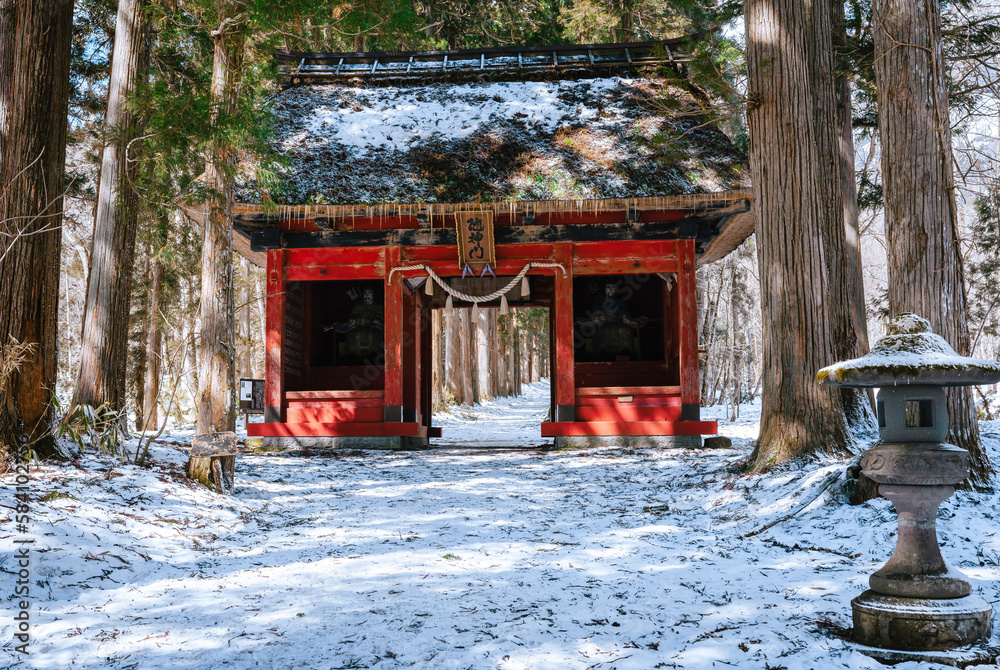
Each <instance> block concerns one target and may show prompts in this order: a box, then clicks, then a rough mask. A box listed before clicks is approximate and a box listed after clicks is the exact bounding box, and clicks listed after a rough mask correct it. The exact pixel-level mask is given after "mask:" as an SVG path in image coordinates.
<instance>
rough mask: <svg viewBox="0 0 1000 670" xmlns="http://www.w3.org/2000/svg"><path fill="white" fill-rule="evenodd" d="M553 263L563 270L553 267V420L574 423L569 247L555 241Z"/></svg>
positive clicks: (574, 379)
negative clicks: (554, 407) (554, 397)
mask: <svg viewBox="0 0 1000 670" xmlns="http://www.w3.org/2000/svg"><path fill="white" fill-rule="evenodd" d="M554 246H555V261H556V263H561V264H562V265H563V267H564V268H566V274H563V272H562V270H560V269H559V268H556V270H555V273H556V276H555V300H554V301H553V309H554V310H555V316H554V318H553V321H554V322H555V329H554V330H555V337H554V344H555V355H554V356H553V363H554V364H555V370H554V372H555V374H554V376H555V379H554V384H555V389H556V393H555V395H556V411H555V417H554V418H555V420H556V421H576V370H575V363H574V360H573V244H572V243H571V242H557V243H556V244H555V245H554Z"/></svg>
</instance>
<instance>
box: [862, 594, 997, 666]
mask: <svg viewBox="0 0 1000 670" xmlns="http://www.w3.org/2000/svg"><path fill="white" fill-rule="evenodd" d="M851 609H852V610H853V614H854V639H855V641H857V642H860V643H861V644H866V645H869V646H871V647H882V648H888V649H904V650H908V651H945V650H949V649H954V648H955V647H961V646H964V645H967V644H973V643H975V642H980V641H982V640H988V639H989V637H990V630H991V629H990V614H991V613H992V608H991V607H990V604H989V603H988V602H986V601H985V600H983V599H982V598H980V597H979V596H977V595H975V594H973V595H967V596H964V597H962V598H947V599H921V598H901V597H898V596H887V595H884V594H881V593H876V592H875V591H865V592H864V593H862V594H861V595H860V596H858V597H857V598H855V599H854V600H852V601H851ZM913 660H917V658H914V659H913Z"/></svg>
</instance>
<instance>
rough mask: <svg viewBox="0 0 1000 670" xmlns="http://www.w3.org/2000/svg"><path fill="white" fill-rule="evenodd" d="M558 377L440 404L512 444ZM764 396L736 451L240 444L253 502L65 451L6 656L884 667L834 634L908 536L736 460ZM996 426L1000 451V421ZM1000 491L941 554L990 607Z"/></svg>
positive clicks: (351, 664)
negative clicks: (22, 647)
mask: <svg viewBox="0 0 1000 670" xmlns="http://www.w3.org/2000/svg"><path fill="white" fill-rule="evenodd" d="M547 397H548V391H547V389H545V388H544V387H543V386H536V387H533V388H531V389H529V392H528V394H527V397H525V398H520V399H515V400H504V401H497V402H496V403H495V404H491V405H487V406H486V407H485V408H484V409H483V411H478V410H477V412H476V414H477V415H478V416H479V418H478V419H477V420H476V421H472V420H471V419H470V418H469V417H468V416H467V414H466V413H465V410H462V409H455V410H453V411H452V416H451V417H450V418H448V417H442V418H443V419H447V421H448V422H450V423H448V424H447V425H446V429H448V428H451V429H452V430H451V431H449V432H453V433H455V436H454V439H458V433H459V429H462V430H464V431H465V435H466V438H467V439H469V440H474V439H475V440H479V441H480V443H481V444H497V443H499V442H498V441H491V440H492V438H489V437H488V436H487V430H486V426H487V424H488V423H490V421H491V420H493V419H496V420H498V421H503V423H501V424H499V425H496V427H498V428H499V430H501V431H502V433H501V434H504V435H509V436H510V437H511V439H513V440H521V439H523V438H524V437H526V436H527V433H526V432H525V431H526V429H525V428H524V426H525V425H527V424H528V423H529V422H532V421H535V420H537V419H538V417H539V415H540V414H542V413H544V410H543V409H542V407H543V406H544V403H545V402H546V398H547ZM507 407H511V408H518V411H522V412H523V414H522V415H521V416H520V417H519V418H517V419H514V420H509V416H508V414H507V411H506V409H505V408H507ZM706 414H709V415H712V418H716V415H717V418H720V419H721V418H722V417H723V416H724V412H723V410H722V409H721V408H720V409H719V410H718V411H717V412H713V411H711V410H710V411H708V412H706ZM757 415H758V408H756V407H753V406H750V407H748V406H744V407H743V416H742V418H741V419H740V420H739V421H737V422H736V423H728V422H724V421H720V430H721V431H722V432H723V434H726V435H729V436H731V437H733V438H734V440H733V441H734V447H733V449H729V450H721V451H707V450H681V449H672V450H627V449H594V450H587V451H570V452H556V451H551V450H549V451H546V450H540V449H534V448H531V449H523V450H513V449H495V448H479V449H458V448H451V449H444V450H436V451H435V450H431V451H421V452H371V451H365V452H361V451H351V452H341V453H336V454H333V455H329V456H313V457H292V456H263V455H262V456H241V457H240V458H239V459H238V464H237V488H236V492H235V494H234V495H232V496H222V495H218V494H216V493H213V492H211V491H209V490H207V489H205V488H202V487H200V486H195V485H192V484H190V483H189V482H187V481H186V480H185V479H184V478H183V475H182V467H183V463H184V461H185V458H186V456H185V454H184V453H183V452H182V451H180V450H177V449H174V448H171V447H169V446H167V445H161V446H159V447H154V452H153V455H154V456H155V458H156V462H155V464H154V465H153V466H152V467H151V468H149V469H143V468H139V467H135V466H126V465H114V466H113V467H109V464H108V463H107V461H101V460H98V459H97V458H94V457H86V458H82V459H80V460H79V461H78V462H77V463H74V464H68V465H60V466H53V465H45V466H42V467H39V468H38V469H37V470H35V471H34V472H33V473H32V483H31V486H32V494H31V513H30V516H31V517H32V525H31V528H32V536H33V537H34V538H35V540H36V544H35V553H33V554H32V561H33V562H32V564H31V568H30V570H31V575H32V576H31V580H32V581H31V585H30V586H31V597H32V600H33V603H34V605H33V607H32V610H31V613H32V616H33V622H34V626H33V628H32V635H33V639H32V642H31V646H30V651H31V654H30V656H28V657H27V658H24V657H22V656H21V655H19V654H17V653H15V652H14V646H15V645H16V644H17V642H16V641H15V640H14V637H13V636H14V633H15V630H14V626H13V622H12V616H13V612H14V608H15V607H16V606H17V605H16V600H17V599H16V598H14V597H13V596H12V595H10V594H12V593H13V584H14V580H15V577H14V573H16V571H17V570H18V568H17V566H16V562H15V560H14V558H13V551H14V549H13V547H14V545H13V542H14V540H15V539H17V538H18V537H19V535H18V534H15V531H14V524H13V521H12V519H11V517H12V516H13V513H14V512H13V509H12V508H13V507H14V506H15V502H14V497H13V480H12V478H9V477H8V478H5V480H4V481H5V484H7V486H5V488H4V492H3V500H2V501H0V504H2V505H4V507H3V508H0V522H2V524H0V568H2V570H3V572H4V584H5V585H6V587H5V588H4V589H3V593H5V594H7V597H6V600H5V602H6V604H7V614H6V615H5V616H4V618H3V619H2V620H0V640H2V645H3V648H4V651H3V654H4V656H3V657H2V660H0V665H2V664H3V663H6V662H8V661H9V662H10V663H11V664H12V665H15V666H16V667H38V668H47V669H48V668H63V667H74V668H75V667H79V668H115V669H124V668H197V669H203V668H223V667H232V668H256V667H260V668H323V669H332V668H379V669H383V668H395V667H414V668H462V669H465V668H473V669H478V668H499V669H504V670H506V669H516V668H531V669H546V668H551V669H559V670H563V669H568V668H608V669H610V668H617V669H619V670H625V669H626V668H637V669H639V668H641V669H643V670H645V669H648V668H713V667H726V666H733V667H742V668H755V669H756V668H759V669H761V670H764V669H766V668H772V669H777V668H787V669H788V670H792V669H798V668H802V669H808V670H813V669H819V668H836V667H841V668H844V667H846V668H871V669H875V668H882V667H883V666H881V665H880V664H878V663H877V662H875V661H873V660H871V659H869V658H868V657H867V656H864V655H862V654H861V653H860V652H858V651H857V649H856V648H855V647H853V646H852V644H850V643H849V642H846V641H845V640H843V639H842V638H841V637H838V635H837V632H838V629H839V628H843V627H848V626H850V605H849V603H850V600H851V598H853V597H854V596H856V595H858V594H859V593H861V591H863V590H864V589H865V587H866V581H867V576H868V574H869V573H871V572H872V571H873V570H875V569H876V568H877V567H878V566H879V565H880V564H881V563H882V562H883V561H884V560H885V559H886V558H887V557H888V555H889V553H890V551H891V549H892V546H893V543H894V531H895V520H894V515H893V514H892V511H891V508H890V506H889V504H888V503H887V502H886V501H884V500H876V501H872V502H869V503H867V504H865V505H861V506H857V507H851V506H849V505H847V504H846V503H845V501H844V500H843V498H842V495H841V494H840V493H838V491H839V482H840V479H841V478H842V473H843V470H844V467H845V464H844V463H833V462H829V463H817V464H815V465H813V466H811V467H808V468H804V469H799V470H794V471H789V472H786V473H783V474H777V475H772V476H768V477H746V476H739V475H735V474H733V473H732V472H731V470H732V468H733V466H734V465H735V464H736V463H737V462H738V461H739V460H740V459H741V458H743V457H744V456H746V455H747V453H748V451H749V449H750V448H751V439H752V438H753V437H754V436H755V434H756V421H757ZM472 425H474V426H475V427H474V428H473V427H472ZM533 430H534V429H533ZM983 430H984V433H986V434H987V441H988V445H989V448H990V451H991V457H992V458H993V462H994V463H1000V422H990V423H984V424H983ZM824 491H825V492H824ZM810 501H812V502H810ZM998 502H1000V495H997V494H991V495H975V494H969V493H958V494H956V495H955V496H954V497H952V498H951V499H949V500H948V501H947V502H946V503H945V504H944V505H943V508H942V512H941V515H940V535H941V538H942V541H943V544H944V551H945V554H946V555H947V556H948V557H949V558H950V559H951V560H952V561H953V562H954V563H955V564H957V566H958V567H960V568H961V569H962V570H964V571H965V573H966V574H967V575H969V577H970V578H971V579H972V581H973V585H974V590H975V591H976V592H978V593H980V594H981V595H983V596H984V597H985V598H986V599H987V600H989V601H991V602H994V603H996V602H997V601H998V600H1000V537H998V536H997V526H996V518H995V517H996V514H997V510H998V506H997V505H998ZM799 508H802V509H801V510H800V509H799ZM796 510H799V511H798V512H797V513H795V514H792V515H791V516H790V517H789V518H787V519H785V520H781V519H783V518H784V517H788V516H789V515H790V514H791V513H792V512H795V511H796ZM775 522H777V523H775ZM771 523H775V525H774V526H773V527H771V528H769V529H767V530H765V531H763V532H760V533H757V534H754V535H750V536H748V535H747V534H748V533H751V532H753V531H755V530H758V529H761V528H763V527H765V526H767V525H768V524H771ZM992 642H993V643H994V644H1000V636H998V634H995V635H994V639H993V641H992ZM896 667H897V668H899V669H900V670H915V669H916V668H929V667H932V666H929V665H927V664H917V663H908V664H901V665H899V666H896Z"/></svg>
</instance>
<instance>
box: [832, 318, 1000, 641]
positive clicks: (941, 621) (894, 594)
mask: <svg viewBox="0 0 1000 670" xmlns="http://www.w3.org/2000/svg"><path fill="white" fill-rule="evenodd" d="M817 379H819V380H820V381H822V382H824V383H826V384H828V385H830V386H843V387H855V388H866V387H876V388H878V389H879V390H878V395H877V399H876V414H877V416H878V426H879V435H880V436H881V438H882V439H881V441H880V442H879V444H877V445H876V446H874V447H872V448H871V449H868V450H867V451H865V452H864V454H863V455H862V458H861V467H862V471H863V472H864V473H865V475H867V476H868V477H869V478H870V479H872V480H873V481H875V482H876V483H877V484H878V492H879V495H881V496H883V497H884V498H887V499H889V500H890V501H891V502H892V504H893V506H894V507H895V508H896V514H897V516H898V519H899V533H898V535H897V539H896V548H895V550H894V551H893V552H892V556H891V557H890V558H889V561H888V562H887V563H886V564H885V565H883V566H882V567H881V568H880V569H879V570H878V571H877V572H876V573H875V574H873V575H872V576H871V577H870V578H869V585H870V586H871V589H870V590H868V591H865V592H864V593H862V594H861V595H860V596H858V597H857V598H855V599H854V600H853V601H851V609H852V610H853V615H854V616H853V618H854V638H855V640H856V641H857V642H860V643H862V644H866V645H870V646H873V647H881V648H884V649H895V650H909V651H924V652H929V651H943V650H948V649H954V648H956V647H960V646H963V645H967V644H971V643H974V642H979V641H983V640H986V639H988V638H989V636H990V632H991V620H990V615H991V608H990V605H989V603H987V602H986V601H985V600H983V599H982V598H980V597H979V596H977V595H974V594H971V586H970V585H969V582H968V581H966V579H965V577H964V575H963V574H962V573H961V572H959V571H958V570H956V569H955V568H953V567H951V566H950V565H948V563H947V562H946V561H945V560H944V558H943V557H942V556H941V551H940V549H939V547H938V540H937V529H936V527H935V521H936V515H937V509H938V506H939V505H940V504H941V503H942V502H943V501H944V500H945V499H947V498H948V497H949V496H950V495H951V494H952V493H954V492H955V485H956V484H959V483H961V482H962V481H964V480H965V479H966V477H968V475H969V453H968V452H967V451H966V450H964V449H959V448H958V447H956V446H953V445H950V444H945V443H944V440H945V437H946V436H947V434H948V413H947V408H946V406H945V393H944V387H946V386H965V385H973V384H992V383H996V382H997V381H1000V362H996V361H989V360H982V359H974V358H966V357H964V356H959V355H958V354H957V353H955V351H954V349H952V348H951V347H950V346H948V343H947V342H945V340H944V339H943V338H942V337H941V336H939V335H936V334H935V333H933V332H931V329H930V323H929V322H928V321H927V320H926V319H923V318H921V317H919V316H916V315H914V314H901V315H900V316H898V317H897V318H896V319H894V320H893V321H892V322H891V323H890V324H889V327H888V334H887V335H886V336H885V337H883V338H882V339H880V340H879V341H878V342H877V343H876V344H875V346H874V347H872V350H871V352H870V353H869V354H868V355H867V356H864V357H862V358H856V359H854V360H850V361H842V362H840V363H835V364H834V365H831V366H829V367H826V368H823V369H822V370H820V371H819V373H818V374H817ZM897 660H898V659H897Z"/></svg>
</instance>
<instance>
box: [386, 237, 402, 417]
mask: <svg viewBox="0 0 1000 670" xmlns="http://www.w3.org/2000/svg"><path fill="white" fill-rule="evenodd" d="M401 256H402V254H401V250H400V247H387V248H386V250H385V268H386V270H385V280H386V284H385V420H386V421H402V420H403V369H402V364H403V279H402V277H399V276H393V278H392V281H389V273H390V272H391V270H392V268H395V267H399V265H400V264H401ZM397 275H398V273H397Z"/></svg>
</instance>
